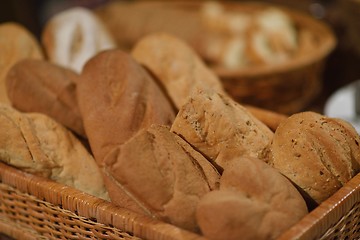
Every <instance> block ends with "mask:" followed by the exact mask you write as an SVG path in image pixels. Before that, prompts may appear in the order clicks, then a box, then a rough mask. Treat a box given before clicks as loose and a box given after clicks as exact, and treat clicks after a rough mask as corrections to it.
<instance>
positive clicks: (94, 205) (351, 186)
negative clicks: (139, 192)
mask: <svg viewBox="0 0 360 240" xmlns="http://www.w3.org/2000/svg"><path fill="white" fill-rule="evenodd" d="M0 232H2V233H5V234H7V235H9V236H11V237H13V238H16V239H115V240H117V239H137V240H139V239H149V240H180V239H191V240H205V238H204V237H202V236H199V235H196V234H193V233H190V232H187V231H184V230H182V229H179V228H177V227H175V226H172V225H170V224H166V223H162V222H159V221H156V220H153V219H149V218H147V217H145V216H141V215H138V214H135V213H133V212H130V211H127V210H126V209H122V208H119V207H116V206H114V205H112V204H111V203H108V202H106V201H104V200H101V199H97V198H95V197H92V196H90V195H87V194H85V193H82V192H80V191H77V190H76V189H72V188H69V187H67V186H64V185H61V184H58V183H54V182H52V181H50V180H47V179H43V178H38V177H35V176H32V175H29V174H26V173H23V172H21V171H19V170H17V169H14V168H12V167H9V166H7V165H5V164H2V163H0ZM358 238H360V175H357V176H355V177H354V178H353V179H352V180H350V182H349V183H348V184H346V186H344V187H343V188H341V189H340V190H339V191H338V192H336V193H335V194H334V195H333V196H332V197H330V198H329V199H328V200H326V201H325V202H323V203H322V204H321V205H320V206H319V207H317V208H316V209H315V210H313V211H312V212H310V213H309V214H308V215H307V216H306V217H305V218H303V219H302V220H301V221H300V222H299V223H297V224H296V225H294V226H293V227H292V228H290V229H289V230H288V231H287V232H285V233H284V234H283V235H282V236H281V237H279V240H285V239H286V240H289V239H290V240H291V239H299V240H312V239H313V240H315V239H323V240H325V239H358Z"/></svg>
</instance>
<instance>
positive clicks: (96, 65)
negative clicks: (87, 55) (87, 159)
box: [77, 50, 175, 165]
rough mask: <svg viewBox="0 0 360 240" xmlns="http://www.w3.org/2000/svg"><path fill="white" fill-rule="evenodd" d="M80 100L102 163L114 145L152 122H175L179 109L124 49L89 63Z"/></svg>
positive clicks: (80, 84)
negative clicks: (175, 108) (177, 109)
mask: <svg viewBox="0 0 360 240" xmlns="http://www.w3.org/2000/svg"><path fill="white" fill-rule="evenodd" d="M77 100H78V104H79V108H80V112H81V115H82V118H83V124H84V128H85V132H86V135H87V137H88V140H89V143H90V146H91V149H92V152H93V153H94V156H95V159H96V160H97V162H98V164H100V165H102V162H103V160H104V157H105V155H106V154H108V152H109V151H111V150H112V149H113V148H114V147H116V146H118V145H120V144H123V143H125V142H126V141H127V140H128V139H130V138H131V137H132V136H133V135H134V134H136V133H137V132H138V131H139V130H140V129H143V128H147V127H149V126H151V125H152V124H164V125H168V126H169V125H171V124H172V122H173V120H174V118H175V111H174V109H173V107H172V105H171V103H170V100H169V99H168V98H167V97H166V96H165V94H164V93H163V92H162V91H161V89H160V87H159V86H158V85H157V84H156V83H155V80H154V79H153V78H152V77H151V76H150V75H149V74H148V73H147V71H146V70H145V69H144V68H143V67H142V66H141V65H140V64H139V63H137V62H136V61H135V60H134V59H133V58H132V57H131V56H130V55H129V54H127V53H125V52H124V51H122V50H107V51H103V52H101V53H99V54H97V55H96V56H94V57H93V58H91V59H90V60H89V61H88V62H87V63H86V65H85V67H84V70H83V72H82V73H81V75H80V78H79V81H78V83H77Z"/></svg>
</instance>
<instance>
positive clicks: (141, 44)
mask: <svg viewBox="0 0 360 240" xmlns="http://www.w3.org/2000/svg"><path fill="white" fill-rule="evenodd" d="M131 54H132V56H133V57H134V58H135V59H136V60H137V61H138V62H139V63H141V64H142V65H144V66H145V67H146V68H147V69H148V70H149V71H150V72H151V73H152V74H153V75H154V76H155V77H156V79H157V80H158V81H159V82H160V84H161V85H162V86H163V88H164V89H165V91H166V92H167V93H168V95H169V96H170V98H171V100H172V101H173V102H174V105H175V106H176V107H177V109H179V108H181V106H182V105H183V104H184V103H185V102H186V99H187V98H188V97H189V96H190V95H191V94H192V93H193V92H196V91H197V90H207V89H212V90H214V91H217V92H219V93H222V94H225V91H224V89H223V86H222V83H221V81H220V80H219V79H218V77H217V76H216V75H215V73H214V72H213V71H211V70H210V69H209V68H208V67H207V66H206V65H205V63H204V62H203V61H202V59H201V58H200V57H199V56H198V55H197V53H196V52H195V51H194V50H193V49H192V48H191V47H190V46H189V45H188V44H187V43H185V42H184V41H183V40H181V39H179V38H177V37H175V36H172V35H169V34H166V33H154V34H149V35H147V36H145V37H143V38H142V39H140V40H139V41H138V42H137V43H136V45H135V46H134V48H133V49H132V52H131Z"/></svg>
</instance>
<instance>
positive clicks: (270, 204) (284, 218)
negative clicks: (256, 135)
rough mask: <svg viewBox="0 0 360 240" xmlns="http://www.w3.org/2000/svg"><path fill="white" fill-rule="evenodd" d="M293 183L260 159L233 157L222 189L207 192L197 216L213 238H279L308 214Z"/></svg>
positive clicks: (259, 239) (200, 223) (225, 172)
mask: <svg viewBox="0 0 360 240" xmlns="http://www.w3.org/2000/svg"><path fill="white" fill-rule="evenodd" d="M307 212H308V211H307V206H306V203H305V201H304V199H303V198H302V196H301V194H300V193H299V192H298V190H297V189H296V188H295V186H293V185H292V183H291V182H290V181H289V180H288V179H286V178H285V177H284V176H283V175H281V174H280V173H279V172H278V171H277V170H275V169H274V168H272V167H270V166H269V165H267V164H266V163H264V162H263V161H260V160H259V159H256V158H249V157H242V158H241V159H236V158H232V160H231V164H229V166H228V168H226V169H225V170H224V172H223V174H222V176H221V179H220V190H215V191H212V192H210V193H208V194H206V195H205V196H204V197H203V198H202V199H201V200H200V202H199V204H198V207H197V210H196V217H197V221H198V224H199V226H200V228H201V231H202V233H203V234H204V235H205V237H207V238H209V239H212V240H221V239H227V240H235V239H244V240H246V239H249V240H252V239H258V240H261V239H276V237H278V236H279V235H280V234H281V233H283V232H285V231H286V230H287V229H288V228H290V227H291V226H292V225H294V224H295V223H297V222H298V221H299V220H300V219H301V218H302V217H304V216H305V215H306V214H307Z"/></svg>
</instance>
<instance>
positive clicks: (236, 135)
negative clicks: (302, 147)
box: [171, 91, 273, 171]
mask: <svg viewBox="0 0 360 240" xmlns="http://www.w3.org/2000/svg"><path fill="white" fill-rule="evenodd" d="M171 131H172V132H174V133H176V134H178V135H179V136H181V137H182V138H184V139H185V140H186V141H187V142H188V143H190V144H191V145H192V146H193V147H194V148H195V149H197V150H198V151H199V152H201V153H202V154H204V155H205V156H206V157H207V158H208V159H210V160H211V161H213V162H215V164H216V165H217V166H218V168H219V169H220V171H221V169H223V168H225V167H226V164H227V160H226V158H219V156H220V155H222V154H226V153H229V152H231V154H233V155H234V156H243V155H247V156H251V157H255V158H260V159H262V160H264V161H267V151H268V147H269V146H270V143H271V140H272V137H273V132H272V131H271V130H270V129H269V128H268V127H267V126H266V125H265V124H263V123H262V122H260V121H259V120H258V119H257V118H255V117H254V116H253V115H252V114H251V113H250V112H248V111H247V110H246V109H245V108H244V107H243V106H241V105H240V104H238V103H236V102H235V101H234V100H232V99H231V98H229V97H226V96H223V95H221V94H218V93H215V92H212V91H209V92H205V91H199V92H197V93H196V94H193V95H192V96H191V98H189V99H188V101H187V102H186V103H185V104H184V105H183V106H182V108H181V109H180V110H179V112H178V114H177V116H176V118H175V120H174V123H173V124H172V126H171Z"/></svg>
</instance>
